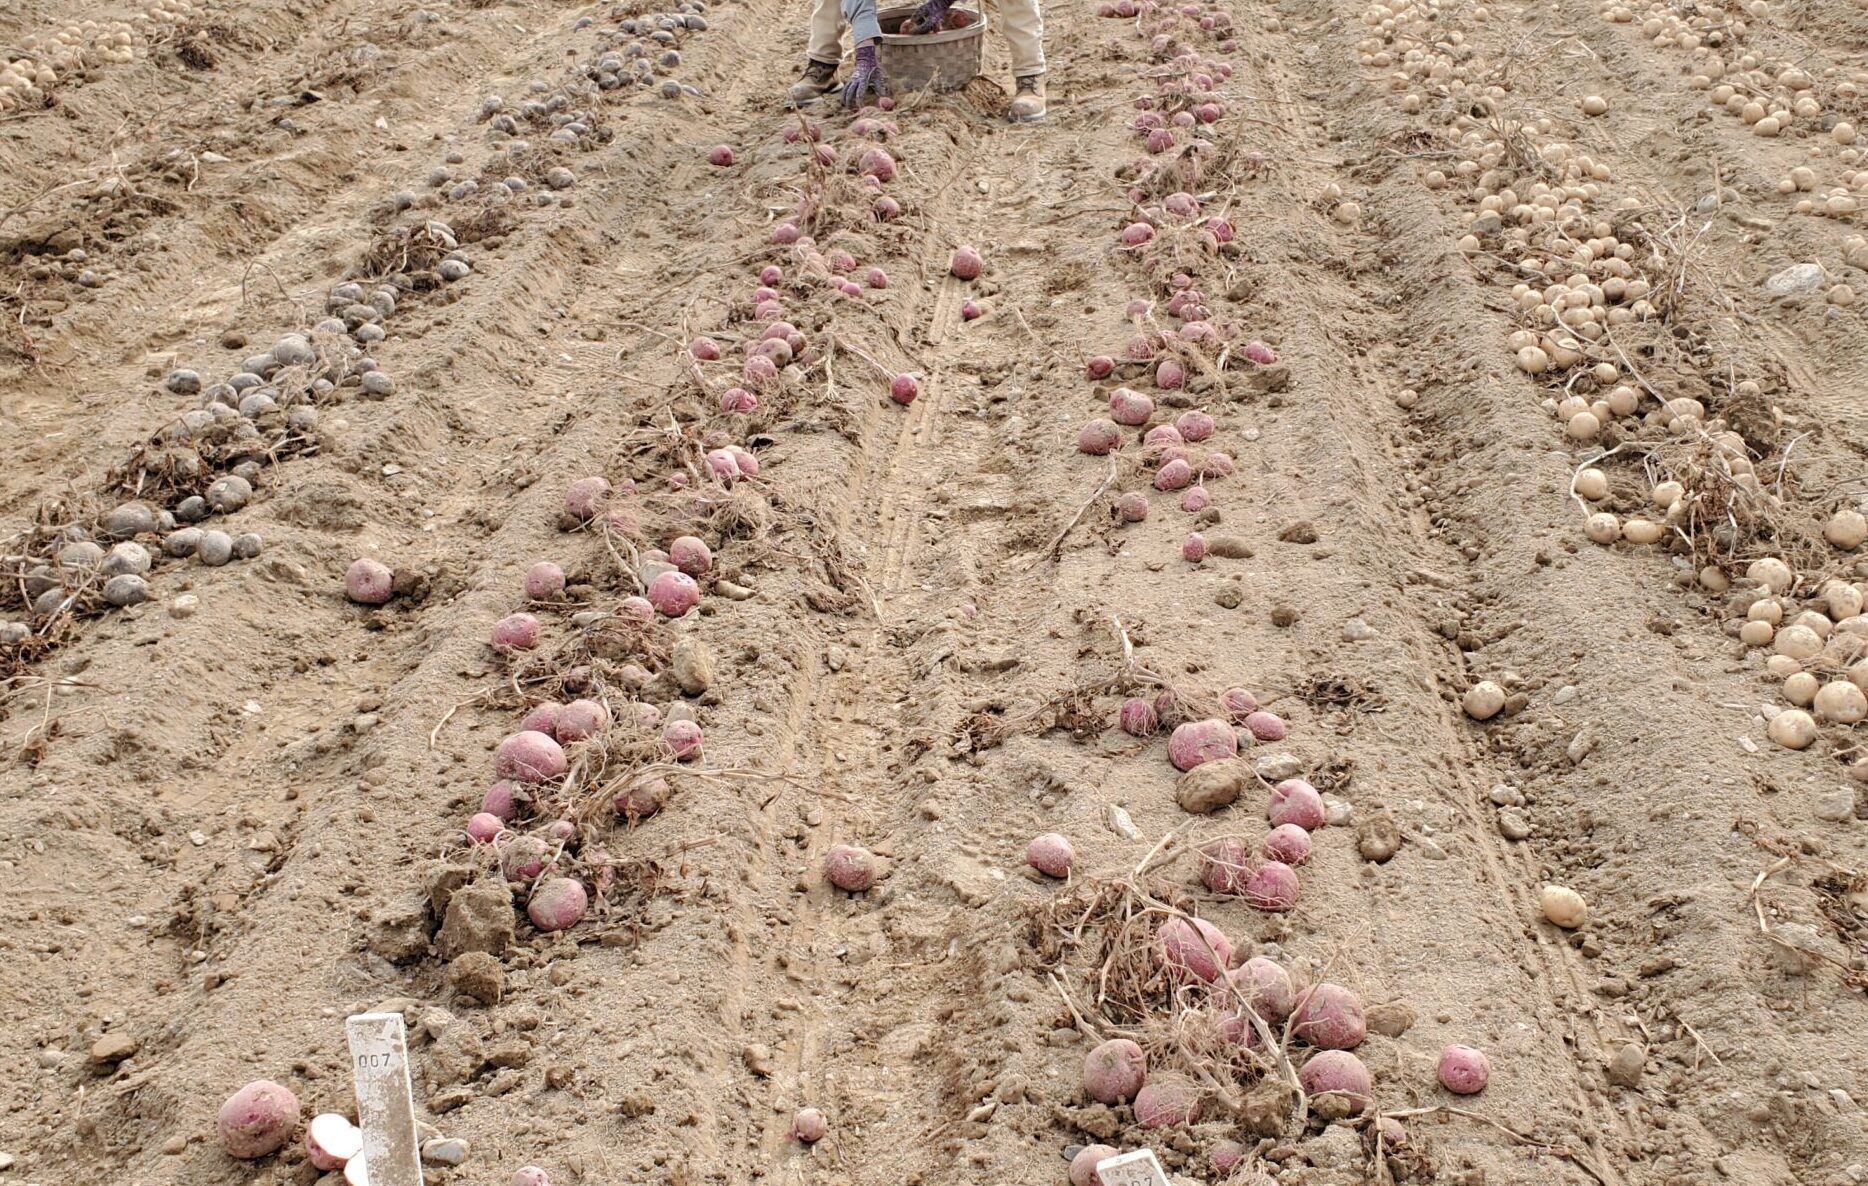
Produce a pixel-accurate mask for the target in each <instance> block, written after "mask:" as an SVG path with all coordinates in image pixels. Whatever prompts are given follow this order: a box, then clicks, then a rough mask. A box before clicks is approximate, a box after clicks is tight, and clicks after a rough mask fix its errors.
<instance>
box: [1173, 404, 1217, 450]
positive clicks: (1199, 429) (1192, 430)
mask: <svg viewBox="0 0 1868 1186" xmlns="http://www.w3.org/2000/svg"><path fill="white" fill-rule="evenodd" d="M1174 427H1175V428H1176V429H1177V430H1179V432H1180V435H1181V439H1182V440H1184V441H1194V442H1198V441H1204V440H1205V439H1206V438H1208V437H1210V436H1212V435H1213V430H1214V428H1215V425H1214V423H1213V418H1212V417H1211V416H1209V415H1207V414H1206V413H1205V412H1201V411H1197V410H1196V411H1190V412H1182V413H1181V414H1180V415H1178V416H1176V417H1175V418H1174Z"/></svg>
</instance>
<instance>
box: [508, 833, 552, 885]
mask: <svg viewBox="0 0 1868 1186" xmlns="http://www.w3.org/2000/svg"><path fill="white" fill-rule="evenodd" d="M551 863H552V846H551V845H548V844H546V843H545V841H544V839H543V838H542V837H539V836H514V837H511V838H510V839H508V840H504V841H501V844H500V848H499V869H500V872H501V873H504V874H505V875H506V880H507V881H531V880H533V879H535V878H536V877H538V875H539V874H541V873H543V872H544V871H545V867H546V866H547V865H550V864H551Z"/></svg>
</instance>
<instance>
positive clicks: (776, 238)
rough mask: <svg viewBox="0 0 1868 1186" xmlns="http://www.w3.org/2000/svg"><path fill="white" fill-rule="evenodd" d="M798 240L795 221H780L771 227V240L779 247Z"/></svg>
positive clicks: (787, 245)
mask: <svg viewBox="0 0 1868 1186" xmlns="http://www.w3.org/2000/svg"><path fill="white" fill-rule="evenodd" d="M797 241H798V227H797V224H795V223H790V222H781V223H779V224H778V225H777V226H775V227H773V228H772V242H774V243H776V244H778V245H779V246H780V247H789V246H790V245H791V244H793V243H796V242H797Z"/></svg>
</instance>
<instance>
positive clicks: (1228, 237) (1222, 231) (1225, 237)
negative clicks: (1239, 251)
mask: <svg viewBox="0 0 1868 1186" xmlns="http://www.w3.org/2000/svg"><path fill="white" fill-rule="evenodd" d="M1206 229H1207V233H1208V234H1210V235H1212V236H1213V241H1214V242H1215V243H1230V242H1232V239H1233V229H1232V224H1231V223H1230V222H1227V221H1226V220H1225V219H1223V218H1209V219H1207V220H1206Z"/></svg>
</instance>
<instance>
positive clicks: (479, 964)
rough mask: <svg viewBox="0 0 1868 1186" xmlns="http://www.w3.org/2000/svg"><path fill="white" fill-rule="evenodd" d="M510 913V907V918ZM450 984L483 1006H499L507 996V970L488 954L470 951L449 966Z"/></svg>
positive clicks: (456, 990) (455, 989) (509, 909)
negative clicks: (501, 999)
mask: <svg viewBox="0 0 1868 1186" xmlns="http://www.w3.org/2000/svg"><path fill="white" fill-rule="evenodd" d="M456 900H457V901H458V900H459V899H458V898H457V899H456ZM510 912H511V908H510V907H508V917H509V918H510ZM448 983H449V984H451V985H453V986H454V991H455V992H458V993H460V994H461V995H462V996H464V997H469V998H472V999H473V1000H476V1001H478V1002H480V1003H481V1004H482V1005H497V1004H499V1001H500V998H501V997H503V996H505V995H506V969H505V968H503V967H501V966H500V962H499V961H498V960H497V959H494V958H493V957H492V956H490V955H488V954H487V953H486V952H484V951H470V952H468V953H467V954H466V955H463V956H460V957H458V958H457V959H455V960H454V962H453V963H451V964H449V965H448Z"/></svg>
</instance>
